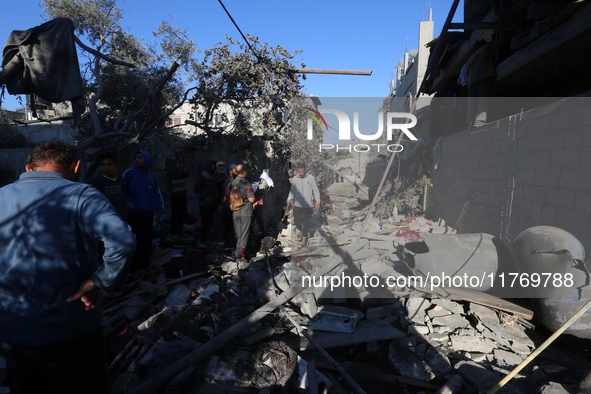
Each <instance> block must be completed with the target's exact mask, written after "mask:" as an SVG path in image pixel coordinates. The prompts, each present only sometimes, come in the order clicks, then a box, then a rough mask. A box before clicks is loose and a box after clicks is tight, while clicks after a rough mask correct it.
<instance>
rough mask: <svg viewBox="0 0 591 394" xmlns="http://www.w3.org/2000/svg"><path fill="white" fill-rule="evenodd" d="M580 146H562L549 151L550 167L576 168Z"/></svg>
mask: <svg viewBox="0 0 591 394" xmlns="http://www.w3.org/2000/svg"><path fill="white" fill-rule="evenodd" d="M580 155H581V149H580V148H578V147H577V148H562V149H557V150H553V151H552V152H551V153H550V166H551V167H552V168H578V166H579V161H580V160H579V158H580Z"/></svg>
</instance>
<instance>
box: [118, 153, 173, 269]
mask: <svg viewBox="0 0 591 394" xmlns="http://www.w3.org/2000/svg"><path fill="white" fill-rule="evenodd" d="M149 166H150V154H149V153H148V152H146V151H143V150H140V151H137V152H136V154H135V167H134V168H130V169H129V170H127V171H125V172H124V173H123V196H124V197H125V201H127V204H128V205H129V210H128V212H127V222H128V223H129V225H130V226H131V229H132V230H133V232H134V233H135V235H136V239H137V246H136V249H135V253H134V255H133V259H132V261H131V266H130V269H131V270H132V271H135V270H138V269H143V268H147V267H148V266H149V265H150V256H151V254H152V228H153V222H154V217H155V218H156V219H159V218H160V216H162V212H163V211H164V202H163V200H162V194H160V188H159V187H158V180H157V179H156V176H155V175H154V174H152V173H151V172H149V171H148V168H149Z"/></svg>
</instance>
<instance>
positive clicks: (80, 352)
mask: <svg viewBox="0 0 591 394" xmlns="http://www.w3.org/2000/svg"><path fill="white" fill-rule="evenodd" d="M28 161H29V164H27V166H26V172H25V173H23V174H22V175H21V176H20V179H19V180H18V181H17V182H14V183H12V184H9V185H7V186H5V187H3V188H1V189H0V201H2V210H0V239H1V240H2V242H0V289H1V291H0V322H1V323H0V354H1V355H2V356H3V357H4V358H5V359H6V372H7V382H8V386H9V388H10V391H11V392H14V393H80V392H84V393H108V392H109V390H110V379H109V372H108V365H107V355H106V350H105V343H104V337H103V332H102V311H101V308H100V301H101V298H102V293H103V289H105V288H106V287H108V286H110V285H112V284H113V283H114V282H115V280H116V278H117V276H118V275H119V273H121V271H122V270H123V268H124V265H125V262H126V261H127V259H128V258H129V257H130V255H131V254H132V252H133V249H134V246H135V237H134V235H133V233H132V232H131V229H130V228H129V226H128V225H127V224H126V223H125V222H124V221H122V220H121V218H120V216H119V215H118V214H117V212H115V210H114V209H113V206H112V205H111V203H110V202H109V200H107V198H106V197H105V196H104V195H102V194H101V193H100V192H99V191H98V190H96V189H95V188H93V187H91V186H90V185H87V184H84V183H76V182H73V180H75V179H76V178H77V175H78V170H79V166H80V161H79V160H78V155H77V152H76V150H75V148H74V147H72V146H71V145H68V144H66V143H63V142H55V141H52V142H47V143H43V144H40V145H38V146H37V147H35V148H34V149H33V150H32V151H31V153H30V154H29V160H28ZM98 240H102V242H103V243H104V244H105V246H106V248H105V250H106V251H105V254H104V256H103V264H102V265H100V266H99V265H98V256H97V244H96V243H97V241H98Z"/></svg>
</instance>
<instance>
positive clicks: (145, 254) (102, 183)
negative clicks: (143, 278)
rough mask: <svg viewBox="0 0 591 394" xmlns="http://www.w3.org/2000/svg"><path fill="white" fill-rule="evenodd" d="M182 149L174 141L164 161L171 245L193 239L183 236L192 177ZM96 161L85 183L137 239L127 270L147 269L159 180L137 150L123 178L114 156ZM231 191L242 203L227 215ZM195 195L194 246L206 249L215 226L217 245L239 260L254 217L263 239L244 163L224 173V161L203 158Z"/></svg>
mask: <svg viewBox="0 0 591 394" xmlns="http://www.w3.org/2000/svg"><path fill="white" fill-rule="evenodd" d="M183 150H184V147H183V144H182V143H181V142H176V143H175V144H174V145H173V147H172V152H171V154H170V155H169V156H167V157H166V160H165V169H166V177H167V188H168V193H169V195H170V209H171V216H170V230H169V234H168V237H170V238H169V239H170V240H171V241H172V242H191V241H192V240H193V237H192V236H190V235H188V234H186V233H184V232H183V226H184V222H185V218H186V216H187V193H188V188H187V178H188V177H189V176H190V174H191V171H190V169H189V168H188V167H187V165H186V164H185V162H184V160H183ZM95 163H96V164H95V166H99V165H100V168H101V170H102V174H101V175H98V176H95V177H93V178H91V179H89V180H87V182H88V183H89V184H91V185H93V186H95V187H96V188H97V189H98V190H99V191H101V192H102V193H103V194H104V195H105V196H106V197H107V198H108V199H109V200H110V201H111V203H112V204H113V206H114V207H115V208H116V210H117V212H118V213H119V215H120V216H121V218H123V219H124V220H125V221H127V223H129V225H130V226H131V228H132V230H133V232H134V234H135V235H136V239H137V247H136V251H135V253H134V255H133V258H132V260H131V263H130V270H131V271H135V270H138V269H142V268H146V267H147V266H148V265H149V263H150V255H151V251H152V227H153V220H154V219H156V220H158V219H159V218H160V216H161V215H162V213H163V211H164V203H163V199H162V194H161V192H160V188H159V186H158V181H157V179H156V176H155V175H154V174H153V173H152V172H150V171H149V166H150V154H149V153H148V152H146V151H138V152H137V153H136V155H135V166H134V167H133V168H131V169H128V170H127V171H125V172H124V173H123V176H122V177H121V176H118V175H117V170H118V167H119V165H118V160H117V154H116V153H114V152H106V153H103V154H100V155H99V156H98V158H97V160H96V161H95ZM265 175H266V174H265ZM265 178H267V179H268V181H269V182H271V183H272V181H271V179H270V178H269V177H268V176H266V177H265V176H264V177H263V178H262V179H261V180H262V181H263V182H266V181H264V179H265ZM265 184H268V183H265ZM271 186H272V185H271ZM234 188H237V189H238V190H239V193H240V194H241V197H242V199H243V201H244V202H245V203H244V205H242V206H241V207H239V209H237V210H235V211H232V210H230V204H229V196H230V192H231V190H232V189H234ZM194 192H195V194H196V195H197V198H198V204H199V213H200V218H201V226H200V236H199V239H198V240H197V246H198V247H202V248H203V247H206V246H207V243H208V241H209V240H210V231H211V229H212V228H215V229H216V230H217V236H218V237H219V238H218V240H220V241H221V240H222V238H223V241H224V244H225V245H226V246H227V247H233V248H235V257H236V258H237V259H244V258H245V256H244V255H245V250H246V244H247V242H248V238H249V235H250V231H251V229H252V224H251V223H252V219H253V217H254V218H255V219H258V224H259V227H260V228H261V231H262V233H263V236H264V231H265V230H264V224H263V221H262V206H263V200H262V198H261V196H260V193H255V190H254V187H253V185H252V184H250V183H249V182H248V181H246V169H245V167H244V165H242V164H238V165H234V164H231V165H229V166H228V168H227V169H226V165H225V163H224V162H223V161H218V162H216V161H215V160H210V159H206V160H204V161H203V165H202V168H201V171H200V172H198V173H197V175H196V177H195V187H194ZM251 200H252V201H251Z"/></svg>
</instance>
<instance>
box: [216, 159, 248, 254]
mask: <svg viewBox="0 0 591 394" xmlns="http://www.w3.org/2000/svg"><path fill="white" fill-rule="evenodd" d="M235 171H236V179H234V180H233V181H232V182H230V184H229V185H228V189H227V190H226V196H225V197H224V200H223V202H222V204H223V205H225V204H226V203H227V202H228V201H229V200H230V195H231V193H232V190H233V189H234V188H236V190H237V191H238V192H239V193H240V197H241V198H242V202H243V203H244V205H242V206H241V207H240V208H239V209H237V210H235V211H234V212H232V219H233V221H234V237H235V238H236V250H235V256H236V259H237V260H238V261H239V262H246V258H245V251H246V244H247V243H248V236H249V233H250V222H251V220H252V204H253V203H254V190H253V188H252V185H251V184H250V182H248V181H247V180H246V169H245V168H244V166H243V165H242V164H238V165H237V166H236V169H235Z"/></svg>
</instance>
